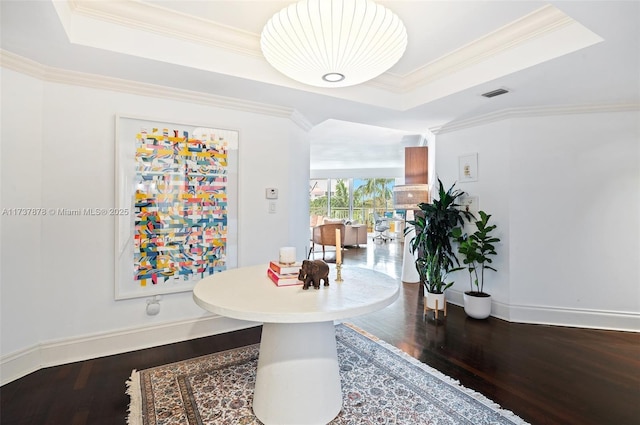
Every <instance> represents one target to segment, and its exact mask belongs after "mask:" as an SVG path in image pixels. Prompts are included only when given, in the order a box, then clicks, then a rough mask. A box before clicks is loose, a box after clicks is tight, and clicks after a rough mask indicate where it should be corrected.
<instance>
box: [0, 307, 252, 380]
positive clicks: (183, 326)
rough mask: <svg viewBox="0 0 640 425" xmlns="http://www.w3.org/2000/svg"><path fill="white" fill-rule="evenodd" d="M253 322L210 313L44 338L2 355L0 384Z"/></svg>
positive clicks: (227, 329)
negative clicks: (149, 323)
mask: <svg viewBox="0 0 640 425" xmlns="http://www.w3.org/2000/svg"><path fill="white" fill-rule="evenodd" d="M257 325H260V323H255V322H247V321H242V320H234V319H229V318H227V317H222V316H214V315H210V316H204V317H201V318H198V319H190V320H183V321H178V322H171V323H165V324H159V325H154V326H145V327H140V328H134V329H127V330H123V331H115V332H107V333H102V334H95V335H90V336H85V337H80V338H69V339H64V340H59V341H52V342H45V343H41V344H37V345H35V346H32V347H28V348H25V349H23V350H20V351H17V352H14V353H11V354H8V355H5V356H3V357H2V359H1V360H0V385H5V384H7V383H9V382H11V381H14V380H16V379H18V378H21V377H23V376H25V375H28V374H29V373H32V372H35V371H37V370H39V369H41V368H44V367H49V366H57V365H61V364H65V363H72V362H77V361H82V360H88V359H94V358H97V357H104V356H109V355H112V354H119V353H125V352H128V351H135V350H141V349H144V348H150V347H157V346H159V345H164V344H171V343H174V342H180V341H186V340H189V339H194V338H200V337H204V336H209V335H216V334H221V333H225V332H231V331H236V330H239V329H245V328H250V327H253V326H257Z"/></svg>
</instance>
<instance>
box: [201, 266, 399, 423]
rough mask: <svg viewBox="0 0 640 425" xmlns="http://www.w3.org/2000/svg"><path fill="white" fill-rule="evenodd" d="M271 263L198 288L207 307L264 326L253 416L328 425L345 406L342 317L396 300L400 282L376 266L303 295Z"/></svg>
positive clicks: (345, 270) (348, 272)
mask: <svg viewBox="0 0 640 425" xmlns="http://www.w3.org/2000/svg"><path fill="white" fill-rule="evenodd" d="M267 268H268V265H266V264H264V265H258V266H251V267H242V268H237V269H231V270H227V271H224V272H221V273H216V274H214V275H212V276H209V277H207V278H204V279H202V280H201V281H200V282H198V283H197V284H196V286H195V288H194V290H193V299H194V300H195V302H196V304H198V305H199V306H200V307H202V308H204V309H205V310H208V311H211V312H213V313H216V314H220V315H222V316H226V317H231V318H234V319H240V320H250V321H255V322H263V327H262V338H261V341H260V354H259V358H258V369H257V374H256V384H255V390H254V394H253V412H254V413H255V415H256V417H257V418H258V419H260V420H261V421H262V422H263V423H264V424H266V425H271V424H277V425H325V424H327V423H328V422H330V421H331V420H332V419H334V418H335V417H336V416H337V415H338V413H340V409H341V408H342V389H341V386H340V371H339V365H338V355H337V350H336V338H335V325H334V321H335V320H342V319H346V318H349V317H354V316H359V315H362V314H366V313H370V312H373V311H376V310H380V309H382V308H384V307H386V306H388V305H389V304H391V303H393V302H394V301H395V300H396V299H397V298H398V295H399V291H400V284H399V281H398V280H396V279H393V278H391V277H390V276H388V275H386V274H383V273H380V272H376V271H373V270H370V269H364V268H359V267H353V268H351V267H344V266H343V267H342V278H343V282H340V283H339V282H336V281H335V276H336V272H335V268H334V267H332V268H331V273H330V275H329V280H330V285H329V286H321V287H320V289H314V288H313V287H311V288H309V289H308V290H303V289H302V286H301V285H300V286H288V287H278V286H276V285H275V284H274V283H273V282H271V280H270V279H269V278H268V277H267V275H266V273H267Z"/></svg>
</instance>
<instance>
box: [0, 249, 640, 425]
mask: <svg viewBox="0 0 640 425" xmlns="http://www.w3.org/2000/svg"><path fill="white" fill-rule="evenodd" d="M401 255H402V245H401V244H400V243H398V242H391V243H386V244H372V243H369V245H368V246H367V247H366V248H364V247H363V248H360V249H349V250H348V251H346V252H345V260H344V261H345V267H346V266H352V265H362V266H366V267H370V268H374V269H376V270H379V271H382V272H386V273H388V274H390V275H392V276H396V277H398V276H399V273H400V257H401ZM350 322H351V323H354V324H355V325H357V326H359V327H361V328H362V329H364V330H366V331H368V332H370V333H372V334H374V335H376V336H378V337H379V338H381V339H383V340H385V341H387V342H389V343H391V344H393V345H395V346H397V347H399V348H400V349H402V350H404V351H406V352H407V353H409V354H410V355H412V356H414V357H416V358H418V359H420V360H421V361H423V362H425V363H427V364H429V365H430V366H432V367H434V368H436V369H439V370H440V371H442V372H444V373H445V374H447V375H449V376H451V377H453V378H455V379H457V380H459V381H460V382H461V383H462V384H463V385H465V386H467V387H468V388H472V389H474V390H476V391H479V392H481V393H482V394H484V395H485V396H487V397H489V398H490V399H492V400H494V401H495V402H497V403H499V404H500V405H501V406H502V407H503V408H505V409H509V410H512V411H513V412H515V413H516V414H517V415H519V416H520V417H522V418H523V419H525V420H527V421H528V422H530V423H531V424H563V425H565V424H576V425H589V424H594V425H596V424H597V425H638V424H640V334H637V333H629V332H613V331H601V330H588V329H574V328H564V327H552V326H542V325H525V324H514V323H508V322H505V321H502V320H499V319H495V318H489V319H488V320H484V321H478V320H474V319H469V318H466V317H465V315H464V312H463V310H462V309H461V308H459V307H456V306H453V305H449V309H448V316H447V317H446V319H442V320H439V321H437V322H436V321H435V320H434V319H433V317H432V315H429V316H428V317H423V313H422V293H421V290H420V287H419V285H415V284H403V288H402V293H401V296H400V299H399V300H398V301H396V302H395V303H394V304H393V305H391V306H389V307H387V308H386V309H384V310H381V311H379V312H376V313H373V314H369V315H366V316H361V317H358V318H354V319H353V320H350ZM259 340H260V328H259V327H257V328H252V329H248V330H243V331H238V332H232V333H228V334H223V335H216V336H212V337H207V338H200V339H196V340H192V341H188V342H183V343H177V344H171V345H166V346H162V347H157V348H152V349H147V350H140V351H135V352H131V353H125V354H120V355H115V356H109V357H104V358H99V359H94V360H89V361H85V362H78V363H73V364H68V365H62V366H57V367H51V368H47V369H43V370H40V371H37V372H35V373H32V374H30V375H28V376H25V377H23V378H21V379H19V380H17V381H14V382H12V383H9V384H7V385H5V386H3V387H2V388H1V389H0V399H1V403H2V404H1V410H0V423H1V424H2V425H11V424H24V425H27V424H28V425H32V424H37V425H45V424H51V425H66V424H71V425H85V424H87V425H103V424H104V425H115V424H124V423H126V415H127V406H128V402H129V400H128V396H127V395H126V394H125V390H126V387H125V381H126V380H127V378H128V377H129V375H130V373H131V370H132V369H138V370H140V369H145V368H149V367H153V366H158V365H161V364H165V363H169V362H174V361H179V360H182V359H187V358H190V357H195V356H200V355H204V354H207V353H211V352H215V351H222V350H227V349H230V348H233V347H238V346H242V345H246V344H250V343H254V342H258V341H259Z"/></svg>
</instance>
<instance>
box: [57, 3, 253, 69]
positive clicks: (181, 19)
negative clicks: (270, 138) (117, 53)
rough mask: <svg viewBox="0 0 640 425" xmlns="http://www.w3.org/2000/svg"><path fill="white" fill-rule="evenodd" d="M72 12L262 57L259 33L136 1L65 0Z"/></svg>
mask: <svg viewBox="0 0 640 425" xmlns="http://www.w3.org/2000/svg"><path fill="white" fill-rule="evenodd" d="M67 4H68V6H69V10H70V11H71V12H72V13H75V14H78V15H83V16H86V17H90V18H94V19H99V20H102V21H106V22H112V23H115V24H117V25H123V26H127V27H129V28H133V29H137V30H141V31H151V32H154V33H156V34H160V35H163V36H167V37H174V38H180V39H184V40H187V41H192V42H196V43H200V44H204V45H208V46H214V47H218V48H222V49H226V50H229V51H232V52H234V53H241V54H245V55H250V56H258V57H262V51H261V50H260V36H259V35H258V34H254V33H251V32H248V31H243V30H239V29H237V28H234V27H231V26H228V25H224V24H220V23H218V22H215V21H211V20H208V19H203V18H200V17H197V16H193V15H188V14H185V13H182V12H179V11H176V10H172V9H168V8H165V7H162V6H160V5H157V4H156V5H152V4H149V3H144V2H141V1H138V0H127V1H82V0H67Z"/></svg>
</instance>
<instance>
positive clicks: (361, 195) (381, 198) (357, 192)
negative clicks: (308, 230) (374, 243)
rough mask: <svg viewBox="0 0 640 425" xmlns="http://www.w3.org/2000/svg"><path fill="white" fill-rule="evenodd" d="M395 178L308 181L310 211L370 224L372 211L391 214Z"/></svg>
mask: <svg viewBox="0 0 640 425" xmlns="http://www.w3.org/2000/svg"><path fill="white" fill-rule="evenodd" d="M393 186H395V179H383V178H373V179H360V178H348V179H347V178H345V179H340V178H335V179H313V180H310V182H309V213H310V214H311V215H312V216H318V215H320V216H325V217H330V218H340V219H344V220H349V221H352V222H357V223H365V224H367V225H368V226H372V225H373V211H374V209H375V211H376V212H377V213H378V214H380V215H386V216H391V215H392V214H393V197H392V193H393Z"/></svg>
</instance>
